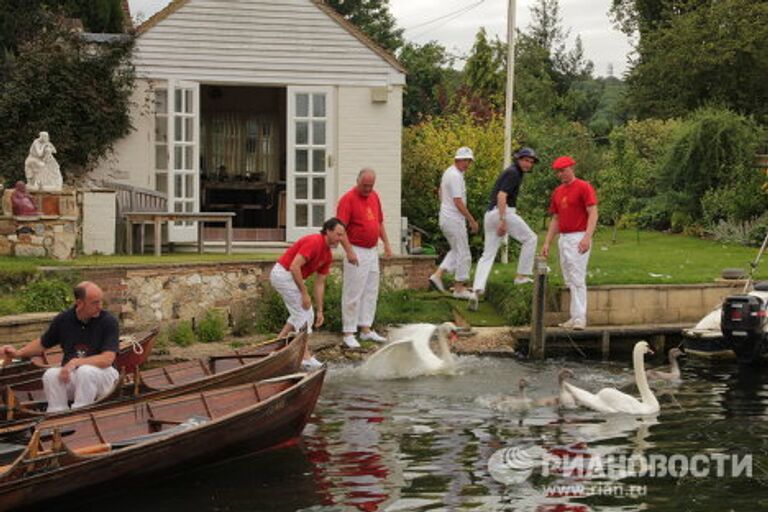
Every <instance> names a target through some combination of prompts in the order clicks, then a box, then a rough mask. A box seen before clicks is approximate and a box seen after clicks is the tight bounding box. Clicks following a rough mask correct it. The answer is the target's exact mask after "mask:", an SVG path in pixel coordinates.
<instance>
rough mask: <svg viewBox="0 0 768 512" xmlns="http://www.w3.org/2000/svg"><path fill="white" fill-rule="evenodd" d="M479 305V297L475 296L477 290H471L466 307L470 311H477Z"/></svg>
mask: <svg viewBox="0 0 768 512" xmlns="http://www.w3.org/2000/svg"><path fill="white" fill-rule="evenodd" d="M479 307H480V298H479V297H478V296H477V292H472V294H471V295H470V297H469V305H468V306H467V309H468V310H470V311H477V310H478V308H479Z"/></svg>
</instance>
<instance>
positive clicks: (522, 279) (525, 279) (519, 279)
mask: <svg viewBox="0 0 768 512" xmlns="http://www.w3.org/2000/svg"><path fill="white" fill-rule="evenodd" d="M532 282H533V279H531V278H530V277H528V276H525V277H516V278H515V284H528V283H532Z"/></svg>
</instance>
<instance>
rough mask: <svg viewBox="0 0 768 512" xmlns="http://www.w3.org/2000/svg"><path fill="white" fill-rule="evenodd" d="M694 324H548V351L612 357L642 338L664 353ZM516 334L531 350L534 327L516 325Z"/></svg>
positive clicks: (520, 346) (627, 350)
mask: <svg viewBox="0 0 768 512" xmlns="http://www.w3.org/2000/svg"><path fill="white" fill-rule="evenodd" d="M691 326H692V324H691V323H675V324H644V325H590V326H588V327H587V328H586V329H584V330H583V331H574V330H573V329H563V328H561V327H546V328H545V332H546V342H545V354H546V355H547V356H552V355H572V354H573V355H582V356H586V355H588V354H599V355H600V356H602V358H603V359H608V358H609V357H610V356H611V354H615V353H621V354H624V353H631V352H632V347H633V346H634V344H635V343H636V342H637V341H639V340H646V341H648V342H649V343H650V344H651V346H652V347H653V348H654V350H655V351H656V352H657V353H659V354H664V353H665V352H666V349H668V348H669V347H670V346H671V343H672V342H677V339H678V338H680V337H681V335H682V330H683V329H685V328H689V327H691ZM512 335H513V336H514V337H515V339H516V341H517V348H518V349H522V350H523V351H524V352H527V350H528V344H529V342H530V339H531V329H530V327H513V328H512Z"/></svg>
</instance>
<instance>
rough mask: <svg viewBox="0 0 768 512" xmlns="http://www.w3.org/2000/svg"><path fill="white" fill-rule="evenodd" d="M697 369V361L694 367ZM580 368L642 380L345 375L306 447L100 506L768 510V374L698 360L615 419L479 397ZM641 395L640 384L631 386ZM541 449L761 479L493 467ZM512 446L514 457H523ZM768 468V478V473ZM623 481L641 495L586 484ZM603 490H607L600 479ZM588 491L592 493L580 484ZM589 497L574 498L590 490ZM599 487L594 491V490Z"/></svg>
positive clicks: (498, 371)
mask: <svg viewBox="0 0 768 512" xmlns="http://www.w3.org/2000/svg"><path fill="white" fill-rule="evenodd" d="M687 363H690V362H687ZM563 366H568V367H570V368H572V369H573V370H574V372H575V373H576V374H577V376H578V378H579V381H580V383H582V384H584V387H585V388H589V389H591V390H596V389H600V388H602V387H605V386H610V387H622V386H626V385H628V383H631V382H632V372H631V368H630V367H629V364H628V362H619V363H608V364H603V363H600V364H597V363H594V362H590V363H588V364H580V363H574V362H563V361H552V362H548V363H543V364H542V363H538V364H534V363H526V362H519V361H515V360H509V359H504V360H501V359H481V358H461V360H460V367H459V372H458V374H457V375H456V376H452V377H447V376H442V377H426V378H419V379H414V380H402V381H387V382H376V381H363V380H360V379H358V378H357V377H356V375H355V372H354V371H352V370H351V369H348V368H336V369H333V370H332V372H331V374H330V376H329V379H328V380H327V383H326V387H325V389H324V391H323V395H322V397H321V400H320V403H319V405H318V409H317V411H316V415H315V417H314V418H313V420H312V422H311V423H310V425H309V426H308V428H307V430H306V432H305V436H304V441H303V442H302V444H301V445H300V446H299V447H294V448H290V449H287V450H280V451H276V452H272V453H268V454H264V455H257V456H251V457H244V458H241V459H238V460H235V461H229V462H226V463H222V464H219V465H217V466H213V467H211V466H207V467H204V468H200V469H197V470H194V471H187V472H185V473H180V474H178V475H176V476H175V477H172V478H170V479H166V480H164V481H161V482H157V483H154V482H153V483H145V484H144V485H143V486H142V488H141V493H132V494H131V495H130V496H129V495H127V494H126V495H125V497H124V498H123V499H120V497H118V498H117V499H116V498H115V497H114V496H111V497H110V498H108V499H105V500H102V501H99V500H97V501H96V502H95V503H94V506H102V505H103V506H109V508H110V510H118V511H119V510H129V509H130V510H136V509H139V508H140V509H142V510H171V509H180V508H181V507H185V508H189V509H190V510H211V511H213V510H216V511H220V510H221V511H224V510H226V511H255V510H270V511H272V510H311V511H336V510H361V511H378V510H381V511H398V510H409V511H410V510H438V509H439V510H515V511H516V510H525V511H529V510H534V511H541V512H554V511H579V512H583V511H592V510H595V511H615V510H638V509H644V510H645V509H647V510H704V511H706V510H712V511H714V510H721V509H722V508H723V503H727V504H728V508H730V509H733V510H758V509H761V508H766V507H768V487H767V486H766V484H765V483H764V482H768V478H766V479H763V478H759V477H761V476H763V474H764V473H763V471H762V469H761V467H766V468H768V456H766V453H768V423H766V422H765V416H766V408H767V407H768V375H766V374H763V373H760V372H754V373H741V374H739V373H738V372H736V371H735V370H736V369H735V368H731V367H708V366H697V365H695V364H686V365H685V367H684V369H683V371H684V380H683V382H682V383H681V384H680V385H678V386H669V387H666V388H664V389H663V390H661V391H660V392H659V393H658V394H659V400H660V402H661V404H662V408H661V413H660V414H659V415H658V416H651V417H632V416H621V415H602V414H599V413H596V412H593V411H588V410H583V409H577V410H568V411H559V410H557V409H554V408H552V407H533V408H530V409H526V410H511V411H499V410H494V409H491V408H488V407H483V406H482V405H481V404H482V402H481V401H480V402H478V397H483V396H493V395H499V394H514V393H515V390H516V387H517V382H518V380H519V379H520V378H521V377H526V378H527V379H528V380H529V382H530V384H531V385H530V388H529V390H528V391H529V395H530V396H532V397H534V398H536V397H541V396H549V395H553V394H556V393H557V372H558V370H559V369H560V368H562V367H563ZM628 390H629V391H630V392H634V391H633V390H631V386H630V387H629V388H628ZM521 447H522V448H530V447H536V448H537V449H540V450H541V451H542V452H544V453H546V454H547V457H551V458H555V459H557V458H559V459H561V460H562V461H570V460H574V459H575V458H578V457H581V459H580V460H583V461H587V462H589V461H591V460H603V459H607V458H608V457H622V456H623V457H626V458H628V457H632V456H635V457H642V456H644V457H649V456H652V455H658V454H666V455H671V454H682V455H685V456H693V455H696V454H717V453H722V454H752V455H753V456H754V460H755V473H756V475H755V476H754V477H751V478H750V477H747V476H741V477H739V478H735V479H734V478H719V477H716V476H714V475H707V476H702V477H695V478H694V477H690V476H685V477H682V478H674V477H670V476H666V477H653V478H652V477H647V476H646V477H634V476H631V477H630V476H627V475H626V474H621V473H618V474H605V473H602V474H601V473H599V472H593V471H590V470H584V471H580V472H579V471H570V472H568V471H564V470H563V471H559V472H557V471H551V472H550V473H549V474H544V473H543V472H542V468H541V467H538V468H534V469H533V470H532V471H531V472H530V476H528V475H526V476H525V478H524V479H522V481H521V482H519V483H516V484H510V485H507V484H505V483H504V482H500V481H498V480H497V479H494V477H493V476H492V475H491V473H490V472H489V468H488V461H489V459H491V457H492V456H494V454H496V453H498V452H499V451H500V450H505V449H510V448H521ZM510 453H511V452H510ZM765 474H768V473H765ZM616 485H621V486H623V487H622V489H624V490H625V491H626V490H627V489H629V488H630V486H635V487H637V488H643V489H644V492H643V493H641V494H638V495H632V496H627V495H624V496H617V495H591V496H584V495H583V494H585V493H584V490H585V489H587V490H590V489H591V490H595V489H598V490H600V489H603V490H605V489H609V490H610V489H613V487H611V486H616ZM600 486H602V487H600ZM579 489H581V490H580V491H579ZM579 493H581V495H574V494H579ZM593 494H594V493H593Z"/></svg>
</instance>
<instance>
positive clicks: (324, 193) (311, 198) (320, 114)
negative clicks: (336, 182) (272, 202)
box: [286, 87, 335, 242]
mask: <svg viewBox="0 0 768 512" xmlns="http://www.w3.org/2000/svg"><path fill="white" fill-rule="evenodd" d="M287 98H288V106H287V107H288V108H287V113H288V128H287V138H288V141H287V144H286V150H287V152H288V155H287V159H286V161H287V173H286V191H287V196H288V197H287V201H286V203H287V204H286V209H287V212H286V239H287V241H289V242H293V241H295V240H297V239H298V238H300V237H302V236H304V235H307V234H310V233H317V232H318V231H320V228H321V227H322V225H323V222H324V221H325V220H326V219H327V218H329V217H332V216H333V215H334V214H335V209H334V206H335V205H334V199H335V198H334V197H333V196H334V194H332V193H331V191H332V190H333V188H332V187H333V183H332V182H333V172H332V171H333V169H332V168H333V156H332V148H333V147H334V146H333V135H334V133H335V132H334V125H333V120H334V115H335V114H334V112H335V111H334V109H333V89H332V88H330V87H289V88H288V94H287Z"/></svg>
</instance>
